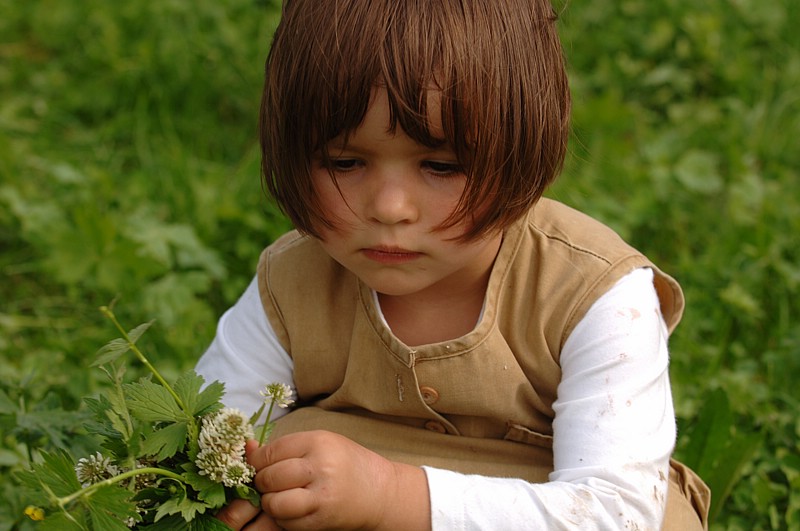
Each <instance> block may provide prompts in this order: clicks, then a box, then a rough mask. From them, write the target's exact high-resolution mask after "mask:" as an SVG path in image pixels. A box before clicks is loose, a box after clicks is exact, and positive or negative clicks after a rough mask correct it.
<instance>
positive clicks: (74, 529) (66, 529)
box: [36, 511, 88, 531]
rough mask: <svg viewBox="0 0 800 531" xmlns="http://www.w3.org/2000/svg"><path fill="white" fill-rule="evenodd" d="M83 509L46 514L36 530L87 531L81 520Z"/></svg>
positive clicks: (84, 523)
mask: <svg viewBox="0 0 800 531" xmlns="http://www.w3.org/2000/svg"><path fill="white" fill-rule="evenodd" d="M81 513H83V511H73V512H72V513H69V514H68V513H65V512H61V511H59V512H57V513H53V514H52V515H47V516H46V517H45V519H44V521H42V522H41V523H40V524H39V525H38V526H37V527H36V529H37V530H38V531H87V530H88V527H87V525H86V522H85V521H84V520H83V514H81Z"/></svg>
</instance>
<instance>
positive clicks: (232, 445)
mask: <svg viewBox="0 0 800 531" xmlns="http://www.w3.org/2000/svg"><path fill="white" fill-rule="evenodd" d="M253 436H254V434H253V426H252V425H251V424H250V422H249V420H248V419H247V417H245V416H244V414H243V413H242V412H241V411H239V410H238V409H235V408H223V409H221V410H219V411H218V412H216V413H213V414H211V415H207V416H206V417H204V418H203V423H202V426H201V428H200V435H199V437H198V439H197V443H198V446H200V452H199V453H198V454H197V459H196V460H195V464H196V465H197V468H198V469H199V472H200V474H202V475H204V476H208V477H209V478H210V479H212V480H214V481H217V482H221V483H223V484H224V485H226V486H228V487H234V486H238V485H246V484H247V483H249V482H250V480H251V479H253V476H254V475H255V469H253V467H252V466H250V465H249V464H248V463H247V462H246V461H245V457H244V446H245V443H246V442H247V440H248V439H252V438H253Z"/></svg>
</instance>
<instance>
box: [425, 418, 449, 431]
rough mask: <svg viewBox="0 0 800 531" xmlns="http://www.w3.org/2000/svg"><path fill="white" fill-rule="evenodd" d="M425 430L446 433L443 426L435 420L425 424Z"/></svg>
mask: <svg viewBox="0 0 800 531" xmlns="http://www.w3.org/2000/svg"><path fill="white" fill-rule="evenodd" d="M425 429H426V430H430V431H435V432H436V433H447V428H445V427H444V424H442V423H441V422H438V421H435V420H429V421H428V422H426V423H425Z"/></svg>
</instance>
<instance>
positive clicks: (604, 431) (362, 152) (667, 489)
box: [197, 0, 708, 530]
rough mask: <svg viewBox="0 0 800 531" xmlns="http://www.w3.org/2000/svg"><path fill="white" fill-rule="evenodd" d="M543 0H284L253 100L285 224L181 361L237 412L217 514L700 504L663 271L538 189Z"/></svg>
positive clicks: (245, 518)
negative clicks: (234, 450) (241, 458)
mask: <svg viewBox="0 0 800 531" xmlns="http://www.w3.org/2000/svg"><path fill="white" fill-rule="evenodd" d="M554 24H555V15H554V12H553V10H552V7H551V6H550V4H549V3H548V1H547V0H492V1H490V2H484V1H478V0H472V1H470V0H460V1H458V0H425V1H419V0H417V1H413V0H408V1H403V2H398V1H397V0H327V1H322V0H291V1H288V0H287V1H286V2H285V5H284V13H283V17H282V20H281V24H280V26H279V27H278V29H277V31H276V34H275V36H274V40H273V43H272V48H271V51H270V54H269V57H268V60H267V64H266V82H265V87H264V93H263V100H262V109H261V124H260V129H261V139H262V149H263V167H262V169H263V174H264V178H265V181H266V186H267V188H268V189H269V191H270V192H271V194H272V196H273V197H274V198H275V199H276V200H277V202H278V203H279V204H280V206H281V207H282V209H283V210H284V211H285V212H286V214H287V215H288V216H289V217H290V218H291V220H292V221H293V222H294V224H295V226H296V227H297V231H295V232H291V233H289V234H287V235H285V236H283V237H282V238H280V239H279V240H278V241H276V242H275V243H274V244H272V245H271V246H269V247H268V248H267V249H266V250H265V251H264V253H263V255H262V257H261V260H260V262H259V265H258V272H257V275H256V277H255V279H254V280H253V282H252V284H251V285H250V287H249V288H248V289H247V290H246V292H245V293H244V294H243V296H242V297H241V299H240V300H239V301H238V302H237V303H236V305H235V306H234V307H232V308H231V309H230V310H229V311H228V312H227V313H226V314H225V315H224V316H223V317H222V319H221V320H220V323H219V328H218V332H217V337H216V338H215V340H214V342H213V343H212V345H211V346H210V348H209V349H208V351H207V352H206V354H205V355H204V356H203V357H202V359H201V360H200V362H199V363H198V367H197V369H198V372H199V373H200V374H202V375H204V376H205V378H206V379H207V380H220V381H223V382H224V383H225V384H226V389H227V394H226V397H225V401H226V403H227V404H228V405H229V406H233V407H238V408H240V409H242V410H244V411H246V412H248V413H249V412H251V411H255V410H256V409H257V408H258V406H259V405H260V404H259V402H260V400H261V397H260V396H259V393H258V391H259V389H262V388H263V386H264V385H265V384H266V383H268V382H273V381H282V382H285V383H287V384H291V385H292V386H293V387H294V388H295V389H296V393H297V395H296V398H297V407H296V408H295V409H294V410H293V411H291V412H289V413H288V414H287V415H285V416H284V417H282V418H280V419H279V420H278V421H277V423H276V428H275V432H274V433H273V435H272V436H271V438H270V442H269V444H267V445H265V446H263V447H260V448H255V447H254V446H255V445H253V444H252V443H251V444H250V446H249V447H248V456H249V459H250V462H251V463H252V464H253V466H255V467H256V469H257V470H258V474H257V477H256V480H255V485H256V487H257V488H258V489H259V491H260V492H262V495H263V496H262V509H263V511H259V510H258V509H256V508H254V507H253V506H252V505H249V504H248V503H246V502H241V503H234V504H231V505H230V506H229V507H228V508H226V509H225V510H223V511H222V512H221V513H220V515H219V517H220V518H221V519H222V520H223V521H225V522H227V523H228V524H229V525H231V526H232V527H234V528H235V529H241V528H244V529H276V528H278V527H277V526H280V527H283V528H286V529H295V528H298V529H299V528H302V529H323V528H386V529H427V528H431V527H432V528H435V529H501V530H507V529H523V528H533V529H564V528H568V529H594V528H599V529H657V528H659V527H660V526H661V525H662V520H663V522H664V524H663V525H664V527H665V528H671V529H681V530H687V529H701V528H703V527H704V526H705V515H706V510H707V504H708V491H707V488H706V487H705V485H704V484H703V483H702V482H701V481H700V480H699V478H697V477H696V476H695V475H694V474H693V473H692V472H691V471H690V470H688V469H686V468H685V467H683V466H682V465H680V464H679V463H677V462H674V461H671V460H670V454H671V452H672V449H673V445H674V440H675V423H674V415H673V406H672V398H671V394H670V387H669V380H668V367H667V364H668V353H667V337H668V334H669V332H670V331H671V330H672V329H673V328H674V327H675V326H676V325H677V323H678V321H679V319H680V316H681V312H682V309H683V297H682V294H681V291H680V288H679V286H678V285H677V283H676V282H675V281H674V280H673V279H672V278H670V277H669V276H667V275H665V274H664V273H662V272H661V271H660V270H659V269H658V268H656V266H654V265H653V264H652V263H651V262H650V261H648V260H647V258H645V257H644V256H642V255H641V254H640V253H638V252H637V251H636V250H634V249H632V248H631V247H629V246H628V245H626V244H625V243H624V242H623V241H622V240H621V239H620V238H619V237H618V236H617V235H616V234H614V233H613V232H612V231H611V230H610V229H608V228H606V227H605V226H603V225H601V224H600V223H598V222H596V221H594V220H592V219H590V218H588V217H586V216H584V215H582V214H580V213H578V212H575V211H574V210H571V209H570V208H568V207H566V206H564V205H561V204H559V203H557V202H555V201H551V200H547V199H543V198H542V197H541V196H542V193H543V192H544V190H545V188H546V187H547V186H548V184H550V183H551V182H552V181H553V179H554V178H555V177H556V175H557V174H558V172H559V171H560V168H561V165H562V161H563V159H564V156H565V151H566V143H567V136H568V122H569V109H570V98H569V89H568V85H567V80H566V76H565V69H564V62H563V59H562V53H561V47H560V44H559V40H558V37H557V34H556V30H555V27H554Z"/></svg>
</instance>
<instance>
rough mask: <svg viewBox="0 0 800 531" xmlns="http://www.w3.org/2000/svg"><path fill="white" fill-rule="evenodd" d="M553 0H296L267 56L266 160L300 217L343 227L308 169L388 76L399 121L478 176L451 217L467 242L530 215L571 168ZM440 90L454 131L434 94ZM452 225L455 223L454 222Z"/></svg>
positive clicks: (289, 1)
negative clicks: (434, 117) (436, 111)
mask: <svg viewBox="0 0 800 531" xmlns="http://www.w3.org/2000/svg"><path fill="white" fill-rule="evenodd" d="M555 20H556V15H555V13H554V11H553V8H552V6H551V5H550V3H549V0H402V1H398V0H286V1H285V4H284V12H283V16H282V19H281V23H280V25H279V26H278V28H277V30H276V32H275V35H274V38H273V42H272V47H271V50H270V53H269V56H268V58H267V62H266V77H265V84H264V92H263V97H262V103H261V115H260V132H261V147H262V172H263V177H264V182H265V185H266V187H267V189H268V191H269V192H270V193H271V194H272V196H273V197H274V198H275V199H276V201H277V202H278V204H279V205H280V207H281V209H282V210H283V211H284V212H285V213H286V214H287V215H288V216H289V218H291V220H292V221H293V222H294V224H295V226H296V227H297V228H298V229H299V230H301V231H303V232H306V233H309V234H313V235H318V233H317V231H316V230H315V227H319V223H322V224H323V225H326V226H329V227H333V224H332V222H331V220H329V219H328V218H326V215H325V212H323V211H322V208H321V207H320V204H319V200H318V197H317V194H316V192H315V190H314V187H313V184H312V182H311V178H310V169H311V160H312V156H313V155H314V154H315V153H322V156H323V158H326V157H327V151H326V149H325V146H326V144H327V143H328V142H329V141H330V140H331V139H333V138H335V137H337V136H338V135H340V134H343V133H344V134H347V133H348V132H349V131H352V130H354V129H356V128H357V127H358V126H359V124H360V123H361V121H362V120H363V118H364V116H365V114H366V112H367V108H368V106H369V103H370V97H371V95H372V92H373V89H374V88H375V87H376V86H379V85H380V86H383V87H385V88H386V90H387V93H388V98H389V105H390V113H391V125H392V128H393V129H394V128H396V127H397V126H398V125H399V126H400V127H401V128H402V129H403V131H404V132H405V133H406V134H408V135H409V136H410V137H411V138H413V139H414V140H416V141H417V142H419V143H421V144H424V145H427V146H436V145H440V144H442V142H443V141H445V140H446V141H447V142H449V143H450V144H451V145H452V146H453V149H454V150H455V153H456V156H457V157H458V159H459V163H460V164H462V165H463V167H464V168H465V170H466V174H467V184H466V187H465V190H464V194H463V196H462V197H461V201H460V202H459V205H458V207H457V208H456V210H455V212H453V214H452V216H451V217H450V218H449V219H448V220H447V221H446V223H445V227H447V226H452V225H454V224H456V223H458V222H459V221H461V220H464V219H468V220H469V221H470V224H469V225H470V229H469V230H468V232H467V233H466V234H465V235H464V236H463V238H462V239H463V240H469V239H472V238H475V237H478V236H480V235H482V234H484V233H485V232H486V231H488V230H490V229H494V228H504V227H506V226H508V225H509V224H510V223H512V222H513V221H515V220H516V219H518V218H519V217H520V216H522V215H523V214H524V213H525V212H526V211H527V210H528V209H529V208H530V207H531V206H532V205H533V204H534V203H535V202H536V201H537V200H538V199H539V198H540V197H541V195H542V193H543V192H544V190H545V188H546V187H547V186H548V185H549V184H550V183H551V182H552V181H553V180H554V179H555V177H556V176H557V175H558V173H559V172H560V170H561V167H562V164H563V160H564V156H565V153H566V145H567V137H568V130H569V112H570V95H569V87H568V85H567V78H566V72H565V67H564V60H563V56H562V51H561V45H560V42H559V39H558V35H557V33H556V29H555ZM432 87H433V88H434V89H437V90H439V91H440V97H441V120H442V125H443V129H444V135H445V139H442V138H436V137H434V136H433V134H432V132H431V130H430V127H429V123H428V110H427V103H428V98H427V97H426V95H427V92H428V90H429V89H431V88H432ZM442 228H444V227H442Z"/></svg>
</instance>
